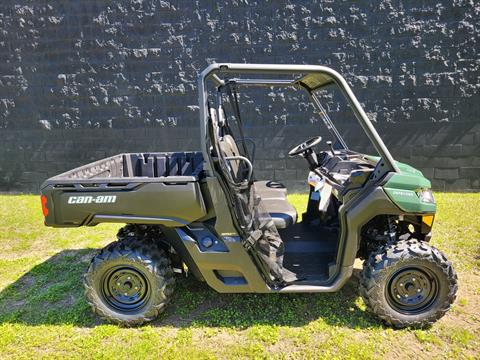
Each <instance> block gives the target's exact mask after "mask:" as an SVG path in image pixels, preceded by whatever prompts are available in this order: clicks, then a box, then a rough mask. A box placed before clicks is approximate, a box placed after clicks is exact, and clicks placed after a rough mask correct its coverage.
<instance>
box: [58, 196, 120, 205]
mask: <svg viewBox="0 0 480 360" xmlns="http://www.w3.org/2000/svg"><path fill="white" fill-rule="evenodd" d="M116 201H117V195H98V196H95V197H93V196H90V195H88V196H70V197H69V198H68V200H67V203H68V204H91V203H95V204H113V203H115V202H116Z"/></svg>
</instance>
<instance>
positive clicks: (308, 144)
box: [288, 136, 322, 156]
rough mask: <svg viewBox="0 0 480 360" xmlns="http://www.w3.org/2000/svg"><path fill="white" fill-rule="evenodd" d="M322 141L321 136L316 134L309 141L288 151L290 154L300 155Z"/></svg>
mask: <svg viewBox="0 0 480 360" xmlns="http://www.w3.org/2000/svg"><path fill="white" fill-rule="evenodd" d="M320 141H322V137H321V136H315V137H313V138H311V139H308V140H307V141H304V142H303V143H301V144H300V145H297V146H295V147H294V148H293V149H292V150H290V151H289V152H288V156H295V155H300V154H302V153H304V152H306V151H307V150H308V149H311V148H312V147H314V146H315V145H318V144H319V143H320Z"/></svg>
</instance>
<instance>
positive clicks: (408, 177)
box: [365, 155, 437, 214]
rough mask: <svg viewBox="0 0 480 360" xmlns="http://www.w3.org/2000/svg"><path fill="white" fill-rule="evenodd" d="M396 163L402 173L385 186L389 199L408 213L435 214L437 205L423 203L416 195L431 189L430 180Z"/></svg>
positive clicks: (376, 159) (376, 158)
mask: <svg viewBox="0 0 480 360" xmlns="http://www.w3.org/2000/svg"><path fill="white" fill-rule="evenodd" d="M365 157H366V158H367V159H368V160H370V161H374V162H377V161H378V160H379V159H380V158H379V157H377V156H370V155H366V156H365ZM396 163H397V166H398V168H399V169H400V173H393V174H392V175H391V176H390V177H389V178H388V180H387V182H386V183H385V184H384V185H383V188H384V190H385V193H386V194H387V195H388V197H389V198H390V199H391V200H392V201H393V202H394V203H395V204H396V205H397V206H398V207H399V208H400V209H402V210H403V211H405V212H407V213H422V214H423V213H435V211H436V209H437V206H436V204H432V203H426V202H423V201H422V200H420V198H419V197H418V195H417V193H416V191H417V190H420V189H430V188H431V187H432V184H431V183H430V180H428V179H427V178H425V177H424V176H423V174H422V172H421V171H420V170H417V169H415V168H414V167H412V166H410V165H408V164H404V163H401V162H398V161H397V162H396Z"/></svg>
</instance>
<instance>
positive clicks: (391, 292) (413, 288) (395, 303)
mask: <svg viewBox="0 0 480 360" xmlns="http://www.w3.org/2000/svg"><path fill="white" fill-rule="evenodd" d="M386 290H387V300H388V303H389V304H390V306H392V307H393V308H394V309H395V310H397V311H398V312H400V313H403V314H408V315H414V314H419V313H422V312H424V311H427V310H428V309H430V307H431V306H432V304H433V303H434V302H435V300H436V298H437V295H438V279H437V277H436V275H435V274H434V273H433V272H432V271H430V270H429V269H427V268H425V267H408V268H403V269H400V270H398V271H396V272H395V273H394V274H393V275H392V276H391V277H390V280H389V281H388V282H387V289H386Z"/></svg>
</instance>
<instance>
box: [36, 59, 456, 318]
mask: <svg viewBox="0 0 480 360" xmlns="http://www.w3.org/2000/svg"><path fill="white" fill-rule="evenodd" d="M251 86H256V87H258V86H260V87H265V90H266V91H269V92H270V91H272V89H274V90H275V89H276V88H279V87H281V88H283V90H284V89H288V88H293V89H296V90H305V91H306V94H307V95H308V97H309V99H310V100H311V103H312V104H313V106H314V107H315V108H316V109H317V110H318V114H319V117H320V118H321V119H322V121H323V123H324V124H325V125H326V128H327V129H328V134H329V137H331V138H330V139H328V140H329V141H327V142H326V144H327V145H328V146H326V147H325V150H323V151H317V150H316V149H317V148H318V147H319V145H320V143H321V137H319V136H315V137H312V138H311V139H308V140H306V141H305V142H303V143H302V144H299V145H298V146H295V147H294V148H293V149H291V150H290V152H289V155H290V156H292V157H294V156H300V157H303V158H304V159H305V176H306V178H307V174H309V175H308V183H309V189H310V193H309V201H308V207H307V210H306V212H305V213H304V214H303V216H302V221H298V217H297V212H296V210H295V208H294V207H293V206H292V205H291V204H289V202H288V199H287V189H286V188H285V186H283V185H282V184H281V183H279V182H275V181H272V180H270V179H257V178H256V177H255V172H254V170H253V169H254V160H255V143H254V142H253V141H252V140H250V139H248V138H245V136H244V130H245V129H244V127H243V125H242V119H241V108H240V101H239V91H240V89H242V90H243V89H245V88H246V87H251ZM328 86H333V87H335V88H336V89H337V90H340V92H341V94H343V96H344V97H345V99H346V100H347V102H348V104H349V108H350V109H351V110H352V111H353V113H354V116H355V118H356V120H358V123H359V124H360V126H361V128H362V130H363V132H364V133H365V134H366V135H367V137H368V139H369V141H370V142H371V144H372V145H373V147H374V149H375V150H376V152H377V154H376V156H370V155H365V154H361V153H358V152H355V151H353V150H350V149H349V148H348V146H347V144H346V142H345V141H344V139H343V138H342V136H341V134H340V132H339V131H338V130H337V128H336V127H335V124H334V123H333V122H332V121H331V119H330V117H329V116H328V113H327V111H326V110H325V108H324V106H323V105H322V101H321V97H320V96H319V91H324V90H322V89H325V88H327V87H328ZM198 91H199V110H200V137H201V149H200V151H197V152H158V153H128V154H120V155H115V156H112V157H109V158H106V159H103V160H99V161H96V162H94V163H91V164H88V165H85V166H82V167H79V168H77V169H74V170H71V171H69V172H66V173H64V174H61V175H58V176H55V177H53V178H50V179H48V180H47V181H45V183H44V184H43V185H42V187H41V193H42V195H41V199H42V207H43V213H44V215H45V224H46V225H47V226H54V227H77V226H85V225H86V226H92V225H97V224H99V223H105V222H115V223H125V224H127V225H126V226H125V227H123V228H121V229H120V230H119V232H118V235H117V237H118V240H117V241H114V242H112V243H111V244H110V245H108V246H106V247H105V248H104V249H102V250H101V251H100V252H99V254H98V255H97V256H95V257H94V258H93V260H92V262H91V265H90V267H89V269H88V271H87V273H86V275H85V278H84V284H85V291H86V297H87V300H88V302H89V303H90V305H91V306H92V308H93V310H94V311H95V312H96V313H97V314H98V315H100V316H102V317H104V318H106V319H108V320H111V321H114V322H117V323H120V324H123V325H127V326H132V325H138V324H141V323H144V322H146V321H150V320H153V319H154V318H155V317H156V316H157V315H158V314H159V313H160V312H162V311H163V310H164V308H165V306H166V305H167V304H168V302H169V301H170V299H171V298H172V293H173V290H174V283H175V273H179V274H182V273H186V272H187V271H188V272H189V273H191V274H193V275H194V276H195V277H196V278H197V279H198V280H199V281H205V282H206V283H207V284H208V285H209V286H210V287H211V288H213V289H214V290H216V291H218V292H221V293H242V292H245V293H251V292H255V293H300V292H302V293H318V292H334V291H338V290H340V289H341V288H342V286H343V285H344V284H345V282H346V281H347V280H348V279H349V278H350V277H351V276H352V272H353V267H354V262H355V260H356V259H363V260H364V262H363V271H362V272H361V276H360V277H361V279H360V294H361V295H362V297H363V299H364V301H365V303H366V305H367V307H368V309H369V310H370V311H372V312H373V313H375V314H376V315H377V316H378V317H379V318H380V319H382V320H383V321H384V322H385V323H387V324H389V325H391V326H394V327H406V326H413V327H422V326H426V325H429V324H432V323H433V322H434V321H436V320H437V319H439V318H440V317H442V316H443V315H444V314H445V313H446V311H447V310H448V309H449V308H450V306H451V304H452V303H453V301H454V300H455V296H456V291H457V276H456V274H455V271H454V270H453V267H452V264H451V263H450V262H449V261H448V260H447V258H446V257H445V255H444V254H443V253H442V252H441V251H440V250H438V249H436V248H435V247H432V246H430V245H429V241H430V237H431V229H432V225H433V221H434V216H435V211H436V205H435V201H434V198H433V196H432V192H431V190H430V187H431V185H430V181H428V180H427V179H426V178H425V177H424V176H423V175H422V173H421V172H420V171H418V170H416V169H414V168H412V167H410V166H408V165H406V164H402V163H399V162H396V161H395V160H394V159H393V158H392V155H391V154H390V153H389V151H388V149H387V148H386V146H385V144H384V143H383V141H382V140H381V138H380V137H379V135H378V133H377V132H376V130H375V129H374V127H373V125H372V123H371V122H370V120H369V119H368V117H367V115H366V114H365V112H364V110H363V109H362V107H361V105H360V103H359V102H358V101H357V99H356V98H355V96H354V94H353V93H352V90H351V89H350V87H349V86H348V84H347V83H346V81H345V79H344V78H343V77H342V76H341V75H340V74H338V73H337V72H335V71H334V70H332V69H330V68H327V67H324V66H310V65H262V64H228V63H226V64H212V65H210V66H209V67H207V68H206V69H205V70H204V71H203V72H202V73H201V74H200V76H199V78H198ZM257 91H258V89H257ZM177 276H178V275H177Z"/></svg>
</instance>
